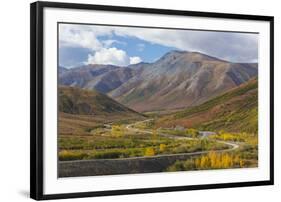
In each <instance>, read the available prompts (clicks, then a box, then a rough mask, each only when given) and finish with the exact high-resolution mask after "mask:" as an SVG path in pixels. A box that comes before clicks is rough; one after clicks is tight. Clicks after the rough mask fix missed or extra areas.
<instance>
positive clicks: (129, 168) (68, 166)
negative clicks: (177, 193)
mask: <svg viewBox="0 0 281 202" xmlns="http://www.w3.org/2000/svg"><path fill="white" fill-rule="evenodd" d="M152 120H153V119H147V120H144V121H139V122H136V123H133V124H128V125H127V126H126V128H127V130H130V131H132V132H135V133H147V134H152V133H153V132H152V131H150V130H144V129H138V128H135V127H134V126H135V125H137V124H140V123H144V122H148V121H152ZM107 127H108V126H107ZM199 133H200V134H201V137H200V139H202V138H208V136H209V135H212V134H214V132H210V131H200V132H199ZM158 134H159V135H161V136H163V137H166V138H172V139H177V140H194V139H197V138H191V137H182V136H176V135H170V134H165V133H158ZM217 142H219V143H222V144H226V145H228V146H230V148H228V149H223V150H216V151H215V152H218V153H221V152H229V151H233V150H236V149H238V148H239V145H238V144H236V143H232V142H226V141H220V140H217ZM208 152H209V151H197V152H189V153H178V154H159V155H155V156H141V157H128V158H117V159H91V160H75V161H60V162H59V177H73V176H91V175H92V176H94V175H112V174H127V173H140V170H141V173H151V172H161V171H163V169H165V168H167V166H169V165H171V164H173V163H174V162H176V161H177V160H185V159H188V158H190V157H193V156H199V155H202V154H207V153H208Z"/></svg>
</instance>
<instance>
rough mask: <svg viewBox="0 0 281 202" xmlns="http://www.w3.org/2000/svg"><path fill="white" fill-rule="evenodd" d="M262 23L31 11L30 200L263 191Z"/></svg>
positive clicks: (127, 12) (266, 155) (267, 130)
mask: <svg viewBox="0 0 281 202" xmlns="http://www.w3.org/2000/svg"><path fill="white" fill-rule="evenodd" d="M273 33H274V32H273V17H271V16H257V15H240V14H225V13H211V12H194V11H178V10H163V9H149V8H133V7H116V6H102V5H87V4H72V3H55V2H35V3H32V4H31V188H30V189H31V197H32V198H34V199H37V200H42V199H58V198H73V197H89V196H104V195H118V194H136V193H151V192H167V191H184V190H197V189H213V188H226V187H242V186H257V185H272V184H273V59H274V58H273V55H274V53H273Z"/></svg>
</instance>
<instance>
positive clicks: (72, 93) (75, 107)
mask: <svg viewBox="0 0 281 202" xmlns="http://www.w3.org/2000/svg"><path fill="white" fill-rule="evenodd" d="M143 118H144V116H143V115H142V114H140V113H138V112H135V111H133V110H131V109H129V108H127V107H125V106H123V105H122V104H119V103H118V102H116V101H114V100H113V99H111V98H109V97H108V96H106V95H104V94H102V93H99V92H98V91H93V90H84V89H81V88H75V87H65V86H60V87H59V133H60V135H76V136H79V135H87V134H89V133H90V131H91V130H92V129H95V128H99V127H104V124H106V123H110V122H126V121H128V120H140V119H143Z"/></svg>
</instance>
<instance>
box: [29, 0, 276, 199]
mask: <svg viewBox="0 0 281 202" xmlns="http://www.w3.org/2000/svg"><path fill="white" fill-rule="evenodd" d="M46 7H48V8H62V9H80V10H100V11H117V12H119V11H120V12H130V13H146V14H164V15H170V16H172V15H177V16H194V17H210V18H225V19H240V20H253V21H268V22H269V23H270V89H268V90H269V91H270V180H266V181H250V182H239V183H221V184H207V185H206V184H204V185H191V186H175V187H161V188H160V187H154V188H143V189H130V190H112V191H95V192H80V193H66V194H60V193H58V194H51V195H45V194H44V193H43V145H44V144H43V128H44V125H43V104H44V103H43V40H44V38H43V22H44V19H43V18H44V15H43V9H44V8H46ZM30 48H31V51H30V63H31V70H30V85H31V86H30V95H31V97H30V197H31V198H33V199H36V200H46V199H62V198H77V197H93V196H108V195H123V194H139V193H153V192H171V191H186V190H199V189H216V188H229V187H246V186H260V185H273V184H274V80H273V79H274V76H273V75H274V17H272V16H259V15H240V14H228V13H213V12H195V11H183V10H167V9H151V8H135V7H120V6H103V5H89V4H76V3H58V2H35V3H32V4H31V5H30Z"/></svg>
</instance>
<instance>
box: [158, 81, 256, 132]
mask: <svg viewBox="0 0 281 202" xmlns="http://www.w3.org/2000/svg"><path fill="white" fill-rule="evenodd" d="M157 125H158V126H159V127H174V126H176V125H182V126H185V127H187V128H189V127H193V128H199V129H201V130H210V131H216V130H227V131H231V132H249V133H257V131H258V81H257V79H252V80H250V81H248V82H247V83H245V84H242V85H240V86H239V87H237V88H235V89H232V90H230V91H229V92H227V93H225V94H223V95H220V96H218V97H216V98H214V99H211V100H209V101H207V102H205V103H203V104H201V105H199V106H195V107H191V108H189V109H187V110H183V111H180V112H177V113H175V114H173V115H167V116H164V117H162V118H160V119H159V120H158V121H157Z"/></svg>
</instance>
